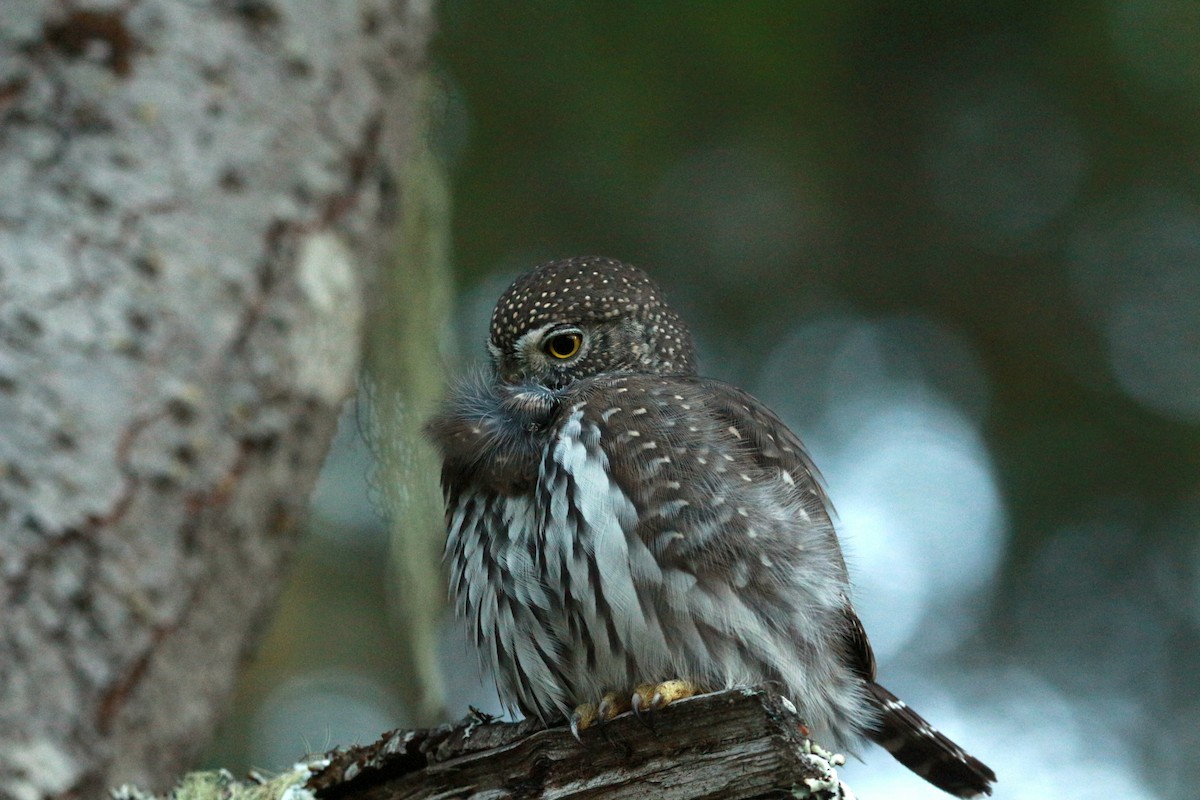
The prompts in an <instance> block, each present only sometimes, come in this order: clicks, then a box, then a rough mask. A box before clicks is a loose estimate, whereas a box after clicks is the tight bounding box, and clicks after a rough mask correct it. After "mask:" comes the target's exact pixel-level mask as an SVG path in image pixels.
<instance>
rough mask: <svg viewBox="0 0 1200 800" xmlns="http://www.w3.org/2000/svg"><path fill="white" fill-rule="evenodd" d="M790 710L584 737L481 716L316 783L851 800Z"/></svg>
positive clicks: (673, 797) (779, 703)
mask: <svg viewBox="0 0 1200 800" xmlns="http://www.w3.org/2000/svg"><path fill="white" fill-rule="evenodd" d="M822 756H828V754H823V753H822V752H821V751H820V750H819V748H813V747H812V746H811V745H810V744H809V742H808V740H807V739H806V738H805V736H804V728H803V725H802V724H801V721H800V719H799V717H797V715H796V713H795V712H794V711H793V710H791V708H790V704H789V703H788V702H787V701H786V700H784V699H782V698H781V697H779V695H777V694H775V693H774V692H773V691H770V690H768V689H764V688H762V687H755V688H752V689H734V690H729V691H725V692H719V693H717V694H710V695H704V696H702V697H695V698H691V699H689V700H683V701H679V702H678V703H675V704H673V705H671V706H670V707H669V708H667V709H665V710H663V711H659V712H657V713H655V714H654V715H653V716H652V718H650V719H648V720H647V721H645V722H643V721H642V720H640V719H638V718H636V717H635V716H634V715H632V714H624V715H622V716H620V717H617V718H616V719H614V720H612V721H611V722H608V723H606V724H605V725H603V726H602V727H599V728H592V729H590V730H587V731H584V732H583V743H582V745H581V744H580V743H579V742H577V741H575V739H574V738H573V737H572V736H571V734H570V732H569V731H568V730H567V729H566V727H565V726H564V727H556V728H551V729H548V730H547V729H541V728H540V726H539V725H538V724H537V723H535V722H532V721H529V720H527V721H525V722H521V723H499V722H491V721H490V720H488V719H487V718H486V717H481V716H471V717H467V718H466V719H464V720H463V721H462V722H459V723H458V724H456V725H453V726H451V725H443V726H440V727H437V728H431V729H427V730H415V731H393V732H391V733H388V734H385V735H384V736H383V738H381V739H380V740H379V741H378V742H375V743H374V744H371V745H367V746H363V747H353V748H349V749H346V750H339V751H334V752H333V753H331V754H330V756H329V758H330V764H329V766H328V767H326V768H325V769H323V770H322V771H321V772H319V773H317V774H316V775H314V776H313V777H312V779H311V780H309V782H308V788H309V789H311V790H313V791H314V792H315V793H316V795H317V796H318V797H319V798H322V800H333V799H335V798H369V799H370V800H384V798H387V800H400V798H411V799H412V800H417V798H447V797H455V798H457V797H480V798H483V797H487V798H509V797H511V798H529V799H530V800H533V798H585V797H586V798H598V797H604V798H636V800H647V798H650V797H654V798H664V800H684V798H766V797H811V798H817V800H833V799H834V798H840V797H842V794H841V789H840V788H839V785H838V783H837V778H836V775H834V774H832V770H831V769H830V765H829V762H828V761H827V760H826V758H824V757H822Z"/></svg>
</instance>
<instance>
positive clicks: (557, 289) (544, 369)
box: [488, 257, 696, 388]
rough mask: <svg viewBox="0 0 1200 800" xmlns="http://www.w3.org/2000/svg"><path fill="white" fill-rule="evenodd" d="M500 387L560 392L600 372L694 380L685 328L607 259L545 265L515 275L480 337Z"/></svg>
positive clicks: (644, 279) (652, 288)
mask: <svg viewBox="0 0 1200 800" xmlns="http://www.w3.org/2000/svg"><path fill="white" fill-rule="evenodd" d="M488 352H489V353H490V354H491V357H492V363H493V366H494V367H495V371H496V377H497V379H498V380H500V381H502V382H504V383H536V384H540V385H543V386H548V387H551V388H561V387H564V386H566V385H568V384H570V383H572V382H573V381H576V380H579V379H581V378H587V377H591V376H593V375H599V374H608V373H614V374H619V373H631V372H632V373H649V374H656V375H695V374H696V351H695V346H694V345H693V343H692V335H691V333H690V332H689V331H688V329H687V325H685V324H684V322H683V320H681V319H680V318H679V315H678V314H677V313H675V310H674V309H673V308H671V307H670V306H669V305H667V303H666V301H665V300H664V299H663V296H662V291H661V290H660V289H659V288H658V286H657V285H655V283H654V282H653V281H652V280H650V278H649V277H648V276H647V275H646V274H645V273H644V272H642V271H641V270H640V269H637V268H636V267H632V266H630V265H628V264H624V263H622V262H620V261H614V260H612V259H609V258H599V257H584V258H570V259H563V260H560V261H551V262H548V263H546V264H542V265H541V266H538V267H535V268H534V269H533V270H531V271H530V272H527V273H525V274H524V275H522V276H521V277H519V278H517V279H516V280H515V281H514V282H513V284H512V286H509V287H508V290H507V291H505V292H504V294H503V295H501V296H500V299H499V300H498V301H497V302H496V308H495V310H494V311H493V312H492V324H491V333H490V336H489V338H488Z"/></svg>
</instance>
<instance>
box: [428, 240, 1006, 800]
mask: <svg viewBox="0 0 1200 800" xmlns="http://www.w3.org/2000/svg"><path fill="white" fill-rule="evenodd" d="M487 349H488V353H489V355H490V362H491V363H490V368H488V369H486V370H483V371H480V372H478V373H477V374H475V375H473V376H471V377H469V378H468V379H466V380H465V381H463V382H462V383H461V384H460V385H459V386H457V387H456V388H455V389H454V390H453V391H452V392H451V393H450V396H449V397H448V398H447V400H446V401H445V403H444V405H443V407H442V409H441V410H440V412H439V413H438V415H437V416H436V417H435V418H434V419H433V420H432V421H431V422H430V423H429V425H428V428H427V431H428V434H429V436H430V438H431V440H432V441H433V443H434V444H435V446H436V447H437V448H438V449H439V451H440V453H441V456H442V459H443V469H442V486H443V489H444V493H445V498H446V518H447V527H448V535H447V540H446V560H447V563H448V565H449V571H450V588H451V593H452V595H453V598H454V602H455V605H456V608H457V610H458V612H459V613H460V614H461V615H462V616H463V618H464V619H465V620H466V622H467V625H468V628H469V635H470V637H471V639H472V641H473V642H474V644H475V645H476V647H477V648H478V649H479V651H480V653H481V655H482V659H483V661H484V662H485V664H486V666H487V667H488V668H489V670H490V671H491V672H492V673H493V674H494V675H495V677H496V682H497V688H498V690H499V693H500V697H501V699H502V700H503V701H504V703H506V704H507V705H508V706H509V707H510V708H513V709H515V710H519V711H520V712H521V713H523V714H525V715H526V716H530V715H533V716H536V717H539V718H541V719H542V720H543V721H545V722H546V723H547V724H549V723H553V722H555V721H557V720H565V721H567V722H568V723H569V724H570V725H571V728H572V730H573V731H575V732H576V735H577V736H578V732H579V731H580V730H583V729H586V728H588V727H590V726H592V725H595V724H599V723H602V722H604V721H605V720H607V719H610V718H611V717H613V716H615V715H616V714H619V713H622V712H624V711H627V710H629V709H634V710H638V711H647V710H657V709H661V708H663V707H665V706H668V705H669V704H670V703H671V702H673V701H676V700H679V699H680V698H683V697H687V696H689V695H692V694H697V693H702V692H707V691H715V690H719V689H724V688H728V687H734V686H742V685H750V684H757V683H764V682H767V683H771V684H774V685H775V686H777V687H780V690H781V692H782V694H783V695H784V696H786V697H787V698H788V699H789V700H790V701H791V702H792V703H793V704H794V705H795V706H796V708H797V710H798V711H799V713H800V715H801V717H802V718H803V719H804V721H805V723H806V725H807V726H808V728H809V730H810V731H811V733H812V736H813V738H814V739H816V740H817V741H820V742H823V743H826V744H832V745H833V746H836V747H842V748H850V749H853V748H855V747H856V746H857V745H858V744H859V743H860V742H861V741H862V740H864V739H867V740H871V741H874V742H877V743H878V744H880V745H881V746H883V747H884V749H886V750H888V752H890V753H891V754H892V755H893V756H895V757H896V758H897V759H898V760H899V761H900V762H901V763H903V764H904V765H905V766H907V767H908V768H909V769H911V770H913V771H914V772H915V773H917V774H918V775H920V776H921V777H923V778H925V779H926V780H928V781H929V782H930V783H932V784H934V785H935V786H938V787H939V788H941V789H944V790H945V791H947V792H949V793H951V794H953V795H957V796H959V797H974V796H980V795H987V794H991V788H992V783H993V782H994V781H995V774H994V773H993V772H992V771H991V770H990V769H989V768H988V767H986V766H985V765H984V764H982V763H981V762H980V761H978V760H977V759H975V758H974V757H972V756H970V755H968V754H967V753H966V752H964V751H963V750H962V748H960V747H959V746H958V745H956V744H955V743H954V742H952V741H950V739H948V738H947V737H946V736H944V735H943V734H941V733H940V732H938V731H937V730H935V729H934V728H933V727H932V726H931V725H930V724H929V723H928V722H926V721H925V720H924V719H923V718H922V717H921V716H919V715H918V714H917V713H916V712H914V711H913V710H912V709H910V708H909V707H908V706H907V705H905V704H904V703H903V702H902V701H900V700H899V699H898V698H897V697H896V696H895V695H893V694H892V693H891V692H889V691H888V690H887V689H885V688H884V687H883V686H881V685H880V684H879V683H877V682H876V680H875V659H874V656H873V654H872V652H871V645H870V643H869V641H868V639H867V635H866V632H865V631H864V630H863V626H862V623H861V622H860V621H859V619H858V616H857V615H856V614H855V611H854V608H853V606H852V605H851V602H850V584H849V578H848V575H847V571H846V565H845V562H844V560H843V557H842V552H841V548H840V546H839V543H838V538H837V534H836V532H835V530H834V526H833V523H832V521H831V512H830V503H829V499H828V498H827V496H826V494H825V491H824V489H823V488H822V483H821V481H820V478H819V475H818V473H817V470H816V467H815V466H814V465H813V463H812V461H811V459H810V458H809V456H808V454H807V453H806V452H805V449H804V446H803V445H802V444H801V442H800V440H799V439H798V438H797V437H796V435H795V434H793V433H792V432H791V431H790V430H789V429H788V427H787V426H786V425H785V424H784V423H783V422H782V421H781V420H780V419H779V417H777V416H776V415H775V414H774V413H773V412H772V411H771V410H770V409H768V408H766V407H765V406H764V405H763V404H762V403H760V402H759V401H758V400H756V399H755V398H754V397H752V396H751V395H749V394H748V393H746V392H744V391H742V390H741V389H738V388H737V387H735V386H731V385H730V384H727V383H723V382H721V381H718V380H713V379H710V378H703V377H700V376H699V375H698V373H697V366H696V351H695V346H694V344H693V341H692V337H691V334H690V333H689V331H688V328H687V326H686V325H685V324H684V322H683V320H682V319H681V318H680V316H679V314H678V313H676V311H675V310H674V309H673V308H672V307H671V306H670V305H669V304H668V303H667V301H666V300H665V299H664V297H663V294H662V292H661V291H660V289H659V288H658V286H657V285H656V284H655V283H654V282H653V281H652V280H651V279H650V278H649V277H648V276H647V275H646V274H645V273H643V272H642V271H641V270H639V269H637V268H635V267H632V266H630V265H628V264H624V263H622V262H619V261H614V260H611V259H607V258H598V257H588V258H572V259H565V260H559V261H552V262H550V263H547V264H543V265H541V266H538V267H536V268H535V269H533V270H532V271H530V272H528V273H527V274H525V275H523V276H521V277H520V278H518V279H517V280H516V281H515V282H514V283H513V284H512V285H511V286H510V287H509V288H508V290H507V291H505V292H504V294H503V295H502V296H501V297H500V299H499V301H498V302H497V303H496V307H495V310H494V312H493V313H492V318H491V328H490V335H489V339H488V343H487Z"/></svg>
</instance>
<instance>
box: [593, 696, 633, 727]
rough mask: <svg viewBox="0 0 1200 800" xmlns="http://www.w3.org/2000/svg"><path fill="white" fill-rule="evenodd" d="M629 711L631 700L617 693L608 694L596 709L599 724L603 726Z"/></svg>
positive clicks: (602, 698)
mask: <svg viewBox="0 0 1200 800" xmlns="http://www.w3.org/2000/svg"><path fill="white" fill-rule="evenodd" d="M628 710H629V700H628V699H626V698H625V696H624V695H621V694H618V693H617V692H608V693H607V694H605V695H604V697H601V698H600V705H599V707H597V709H596V716H597V720H596V721H597V722H598V723H599V724H601V725H603V724H604V723H605V722H608V721H609V720H610V719H612V718H613V717H615V716H617V715H618V714H624V713H625V712H626V711H628Z"/></svg>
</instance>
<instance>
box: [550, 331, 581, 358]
mask: <svg viewBox="0 0 1200 800" xmlns="http://www.w3.org/2000/svg"><path fill="white" fill-rule="evenodd" d="M582 345H583V334H581V333H580V332H579V331H566V332H564V333H556V334H554V335H553V336H551V337H550V338H549V339H547V340H546V343H545V344H544V345H542V349H543V350H545V351H546V354H547V355H549V356H551V357H552V358H557V359H558V360H560V361H566V360H567V359H568V358H573V357H574V356H575V354H576V353H578V352H579V348H580V347H581V346H582Z"/></svg>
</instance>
